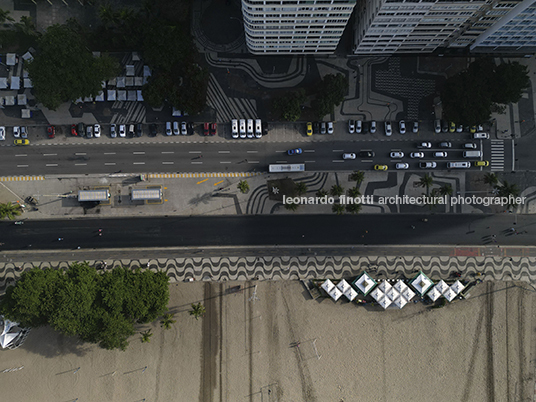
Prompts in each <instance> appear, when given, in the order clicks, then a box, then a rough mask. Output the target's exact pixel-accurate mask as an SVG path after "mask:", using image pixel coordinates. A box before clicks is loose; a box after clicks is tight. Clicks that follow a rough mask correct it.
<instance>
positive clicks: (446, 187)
mask: <svg viewBox="0 0 536 402" xmlns="http://www.w3.org/2000/svg"><path fill="white" fill-rule="evenodd" d="M439 194H441V195H452V186H451V185H450V184H449V183H447V184H443V185H442V186H441V187H440V188H439Z"/></svg>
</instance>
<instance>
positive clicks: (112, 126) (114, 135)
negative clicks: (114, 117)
mask: <svg viewBox="0 0 536 402" xmlns="http://www.w3.org/2000/svg"><path fill="white" fill-rule="evenodd" d="M115 127H116V126H115V124H112V125H111V126H110V137H111V138H115V137H117V131H116V129H115Z"/></svg>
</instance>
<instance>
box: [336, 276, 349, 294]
mask: <svg viewBox="0 0 536 402" xmlns="http://www.w3.org/2000/svg"><path fill="white" fill-rule="evenodd" d="M349 287H350V285H349V284H348V282H346V280H344V279H342V280H341V281H340V282H339V283H338V284H337V288H338V289H339V290H340V291H341V292H342V293H344V292H346V291H347V290H348V288H349Z"/></svg>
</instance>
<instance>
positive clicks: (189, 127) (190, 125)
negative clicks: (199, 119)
mask: <svg viewBox="0 0 536 402" xmlns="http://www.w3.org/2000/svg"><path fill="white" fill-rule="evenodd" d="M186 130H187V131H188V135H194V123H192V122H191V121H190V122H188V124H186ZM211 135H214V134H211Z"/></svg>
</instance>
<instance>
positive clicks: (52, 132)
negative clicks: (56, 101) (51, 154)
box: [47, 126, 56, 138]
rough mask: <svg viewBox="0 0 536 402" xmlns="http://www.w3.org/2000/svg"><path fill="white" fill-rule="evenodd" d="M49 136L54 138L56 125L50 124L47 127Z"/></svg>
mask: <svg viewBox="0 0 536 402" xmlns="http://www.w3.org/2000/svg"><path fill="white" fill-rule="evenodd" d="M47 135H48V138H54V137H55V136H56V127H54V126H48V127H47Z"/></svg>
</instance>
